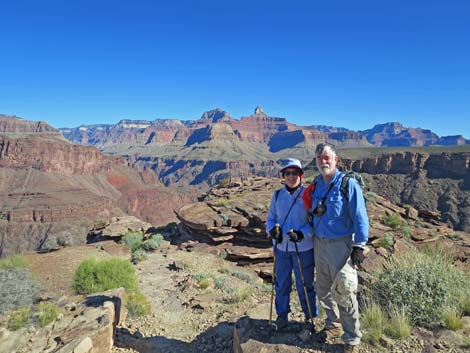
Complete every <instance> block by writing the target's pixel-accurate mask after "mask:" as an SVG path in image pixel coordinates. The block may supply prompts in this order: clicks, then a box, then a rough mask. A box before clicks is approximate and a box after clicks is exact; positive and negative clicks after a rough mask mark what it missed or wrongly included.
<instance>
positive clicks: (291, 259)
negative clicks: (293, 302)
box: [266, 158, 318, 330]
mask: <svg viewBox="0 0 470 353" xmlns="http://www.w3.org/2000/svg"><path fill="white" fill-rule="evenodd" d="M281 174H282V177H283V178H284V181H285V186H284V187H282V188H281V189H280V190H277V191H275V192H274V194H273V196H272V199H271V205H270V208H269V214H268V217H267V221H266V231H267V233H268V235H269V236H270V237H271V238H272V239H273V253H274V255H275V259H276V264H275V268H276V271H275V290H276V301H275V303H276V304H275V307H276V313H277V319H276V326H277V329H279V330H281V329H284V328H286V327H287V325H288V313H289V312H290V304H289V299H290V293H291V290H292V270H294V273H295V283H296V288H297V293H298V295H299V300H300V304H301V307H302V311H303V312H304V314H305V322H306V324H308V323H309V321H310V323H311V324H313V320H312V319H313V317H316V316H317V315H318V308H317V305H316V293H315V290H314V288H313V269H314V267H313V266H314V262H313V239H312V237H313V230H312V227H311V226H310V225H309V223H308V213H307V210H306V209H305V207H304V205H303V202H302V193H303V191H304V186H303V185H302V175H303V169H302V165H301V163H300V161H299V160H298V159H294V158H291V159H289V160H287V162H286V163H285V164H284V166H283V168H282V169H281ZM296 245H297V247H296ZM296 248H297V249H296ZM296 250H298V252H297V251H296ZM297 256H299V257H300V263H301V267H302V271H303V276H304V280H305V288H304V284H303V283H302V274H301V271H300V267H299V265H298V258H297ZM305 291H306V292H307V296H308V302H307V297H306V295H305ZM310 329H311V330H313V327H310Z"/></svg>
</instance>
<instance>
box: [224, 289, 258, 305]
mask: <svg viewBox="0 0 470 353" xmlns="http://www.w3.org/2000/svg"><path fill="white" fill-rule="evenodd" d="M254 291H255V290H254V288H253V287H238V288H235V290H234V291H233V293H232V295H231V296H230V298H229V300H228V302H229V303H231V304H236V303H240V302H242V301H244V300H245V299H247V298H248V297H249V296H250V295H252V294H253V293H254Z"/></svg>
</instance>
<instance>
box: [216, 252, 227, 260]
mask: <svg viewBox="0 0 470 353" xmlns="http://www.w3.org/2000/svg"><path fill="white" fill-rule="evenodd" d="M227 255H228V253H227V252H226V251H225V250H222V251H221V252H219V254H218V256H219V257H220V258H221V259H224V260H225V259H226V258H227Z"/></svg>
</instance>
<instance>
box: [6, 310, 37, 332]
mask: <svg viewBox="0 0 470 353" xmlns="http://www.w3.org/2000/svg"><path fill="white" fill-rule="evenodd" d="M30 313H31V307H29V306H25V307H23V308H21V309H18V310H15V311H13V312H11V313H10V315H8V319H7V328H8V329H9V330H10V331H16V330H19V329H20V328H22V327H25V326H26V325H27V323H28V322H29V315H30Z"/></svg>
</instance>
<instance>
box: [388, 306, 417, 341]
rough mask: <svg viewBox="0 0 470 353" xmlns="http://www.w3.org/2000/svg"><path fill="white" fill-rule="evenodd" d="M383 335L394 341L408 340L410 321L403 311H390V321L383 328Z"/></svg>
mask: <svg viewBox="0 0 470 353" xmlns="http://www.w3.org/2000/svg"><path fill="white" fill-rule="evenodd" d="M384 331H385V334H386V335H387V336H389V337H392V338H396V339H404V338H408V337H410V335H411V325H410V320H409V319H408V317H407V316H406V314H405V312H404V311H403V310H398V309H395V310H392V312H391V313H390V319H389V320H388V322H387V324H386V325H385V328H384Z"/></svg>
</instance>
